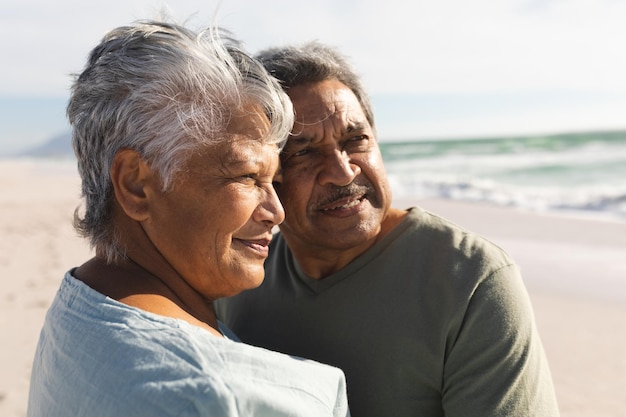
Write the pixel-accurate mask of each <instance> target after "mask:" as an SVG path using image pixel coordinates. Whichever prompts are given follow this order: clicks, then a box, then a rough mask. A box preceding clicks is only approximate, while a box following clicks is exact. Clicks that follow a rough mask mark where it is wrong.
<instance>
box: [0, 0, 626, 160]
mask: <svg viewBox="0 0 626 417" xmlns="http://www.w3.org/2000/svg"><path fill="white" fill-rule="evenodd" d="M164 4H166V2H163V1H161V0H158V1H157V0H107V1H100V0H91V1H79V0H54V1H49V0H3V2H2V4H1V5H0V11H1V13H0V52H1V53H2V63H3V64H2V65H0V99H1V100H2V103H0V104H1V106H0V110H2V111H1V113H4V116H1V115H0V117H2V120H1V123H0V141H1V142H0V149H1V148H2V146H3V145H4V146H5V147H6V146H8V145H7V143H8V141H10V140H11V137H9V136H11V135H13V137H14V136H16V135H17V136H20V135H18V134H17V133H16V132H17V130H19V129H23V130H24V131H27V130H29V129H30V130H31V131H32V130H33V129H34V128H35V127H36V126H37V124H38V123H39V125H40V127H39V128H40V131H41V132H43V131H44V129H54V128H56V129H58V126H53V125H54V123H55V121H56V122H58V120H59V119H60V118H63V109H62V108H60V110H59V111H58V115H60V116H58V115H57V114H56V113H55V116H54V117H52V116H51V117H46V115H41V116H40V117H33V119H34V120H31V121H30V123H21V126H18V127H15V126H13V127H12V128H9V127H6V126H10V125H11V123H12V122H13V124H14V125H15V124H16V122H15V121H16V120H20V116H19V115H16V114H13V113H15V112H17V111H18V110H16V109H17V108H18V107H20V106H17V105H11V100H13V99H14V98H17V97H30V98H58V99H59V101H60V102H62V101H63V100H64V99H66V98H67V94H68V89H69V85H70V76H69V74H70V73H73V72H78V71H80V69H81V68H82V66H83V65H84V62H85V59H86V56H87V54H88V53H89V51H90V50H91V49H92V48H93V47H94V46H95V45H96V44H97V43H98V42H99V40H100V38H101V37H102V35H103V34H104V33H105V32H106V31H107V30H109V29H112V28H113V27H116V26H120V25H124V24H127V23H129V22H131V21H133V20H136V19H142V18H150V17H153V16H154V15H155V12H156V11H158V10H159V9H160V8H161V7H162V6H163V5H164ZM169 9H170V10H171V12H172V13H171V14H172V15H173V16H174V17H175V18H177V19H179V20H180V19H185V18H189V17H190V24H191V26H194V27H199V26H204V25H206V24H208V23H210V22H211V20H212V18H213V16H214V15H215V12H216V10H218V3H217V2H215V1H210V0H202V1H196V0H176V1H174V0H171V1H170V5H169ZM217 14H218V20H219V22H220V24H221V25H222V26H225V27H226V28H228V29H230V30H232V31H233V32H234V33H235V35H236V36H237V37H239V38H240V39H242V40H243V41H244V42H245V44H246V45H247V47H248V49H249V50H250V51H252V52H256V51H258V50H259V49H261V48H265V47H269V46H275V45H280V44H284V43H292V42H296V43H298V42H302V41H306V40H312V39H317V40H320V41H323V42H326V43H330V44H332V45H334V46H337V47H339V48H340V49H341V50H342V51H343V52H344V53H346V54H347V55H348V56H349V57H350V59H351V61H352V62H353V64H354V65H355V67H356V68H357V70H358V72H359V73H360V74H362V76H363V77H364V81H365V84H366V86H367V87H368V90H369V92H370V94H371V95H372V96H373V98H374V104H375V107H376V111H377V115H378V128H379V133H380V134H381V136H387V137H389V138H402V137H412V138H414V137H445V136H476V135H487V134H504V133H516V132H520V133H524V132H532V131H536V132H542V131H545V132H553V131H568V130H580V129H610V128H626V53H625V52H624V50H625V49H626V0H411V1H408V0H384V1H380V0H378V1H373V0H341V1H338V0H311V1H305V0H299V1H294V0H264V1H257V0H248V1H244V0H222V1H221V2H220V5H219V11H218V13H217ZM23 106H25V107H28V105H27V104H23ZM7 109H8V110H7ZM48 119H54V121H51V120H48ZM59 123H64V120H63V122H59ZM2 125H5V127H1V126H2ZM11 129H12V130H11ZM41 132H40V133H38V134H42V133H41ZM55 133H57V132H55V131H52V132H51V134H55ZM20 137H22V138H24V140H35V139H33V136H32V135H31V136H30V138H31V139H28V137H29V136H28V135H26V134H25V135H22V136H20Z"/></svg>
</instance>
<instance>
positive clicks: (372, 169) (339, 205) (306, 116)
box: [276, 79, 391, 257]
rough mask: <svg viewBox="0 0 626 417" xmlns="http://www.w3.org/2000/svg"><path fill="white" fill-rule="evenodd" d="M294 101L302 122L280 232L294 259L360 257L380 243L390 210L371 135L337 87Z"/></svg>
mask: <svg viewBox="0 0 626 417" xmlns="http://www.w3.org/2000/svg"><path fill="white" fill-rule="evenodd" d="M288 94H289V96H290V98H291V100H292V102H293V105H294V109H295V113H296V122H295V124H294V128H293V131H292V135H291V136H290V138H289V141H288V142H287V145H286V146H285V149H284V150H283V153H282V156H281V164H282V178H281V179H280V181H279V182H278V183H277V185H276V188H277V191H278V195H279V197H280V198H281V201H282V203H283V205H284V207H285V213H286V219H285V222H284V223H283V224H282V225H281V226H280V228H281V231H282V232H283V235H284V236H285V238H286V239H287V242H288V243H289V245H290V247H291V248H292V250H293V251H294V252H295V253H296V256H298V254H299V253H301V254H302V253H307V251H309V252H310V251H329V250H330V251H341V252H342V253H345V251H348V252H351V253H353V254H354V257H356V256H358V255H359V254H360V253H362V252H363V251H365V250H366V249H367V248H369V247H370V246H371V245H372V244H373V243H374V242H375V240H376V238H377V235H378V233H379V232H380V225H381V221H382V219H383V218H384V216H385V214H386V212H387V210H388V209H389V205H390V203H391V192H390V188H389V184H388V181H387V177H386V174H385V170H384V167H383V161H382V157H381V154H380V149H379V147H378V143H377V140H376V138H375V137H374V131H373V128H372V127H371V126H370V124H369V122H368V121H367V119H366V117H365V114H364V112H363V109H362V108H361V105H360V104H359V102H358V100H357V98H356V96H355V95H354V93H352V91H351V90H350V89H349V88H348V87H346V86H345V85H344V84H343V83H341V82H339V81H337V80H334V79H331V80H325V81H322V82H317V83H311V84H304V85H300V86H296V87H292V88H290V89H289V91H288Z"/></svg>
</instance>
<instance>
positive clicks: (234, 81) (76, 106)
mask: <svg viewBox="0 0 626 417" xmlns="http://www.w3.org/2000/svg"><path fill="white" fill-rule="evenodd" d="M250 104H253V105H259V106H260V107H261V108H262V109H263V110H264V111H265V114H266V115H267V117H268V118H269V121H270V124H271V127H270V132H269V134H268V136H267V137H266V138H264V140H266V141H268V142H270V143H276V144H277V145H278V146H279V147H280V146H282V145H283V144H284V141H285V140H286V138H287V136H288V134H289V131H290V130H291V128H292V125H293V108H292V106H291V102H290V101H289V98H288V97H287V96H286V94H285V93H284V92H283V91H282V89H281V88H280V86H279V84H278V83H277V81H276V80H275V79H274V78H272V77H271V76H270V75H269V74H268V73H267V71H266V70H265V69H264V68H263V67H262V65H260V63H259V62H258V61H256V60H255V59H253V58H252V57H251V56H250V55H248V54H247V53H246V52H245V51H244V50H243V48H242V47H241V44H240V43H239V42H238V41H236V40H235V39H233V38H232V37H231V36H230V35H229V34H228V33H226V32H225V31H222V30H219V29H217V28H209V29H205V30H202V31H198V32H196V31H193V30H190V29H188V28H185V27H183V26H180V25H177V24H174V23H167V22H156V21H140V22H136V23H134V24H132V25H129V26H124V27H119V28H117V29H114V30H112V31H111V32H109V33H107V34H106V35H105V36H104V38H103V39H102V41H101V42H100V44H99V45H98V46H97V47H96V48H94V49H93V51H91V53H90V55H89V59H88V62H87V64H86V67H85V69H84V70H83V71H82V73H81V74H79V75H77V76H76V78H75V80H74V83H73V86H72V90H71V96H70V100H69V104H68V106H67V115H68V118H69V121H70V125H71V127H72V144H73V146H74V151H75V153H76V157H77V159H78V170H79V173H80V176H81V179H82V196H83V197H84V198H85V208H84V215H83V217H81V216H80V215H79V214H78V211H77V212H76V214H75V218H74V226H75V228H76V229H77V230H78V231H79V232H80V233H81V235H83V236H84V237H86V238H89V240H90V243H91V246H92V247H93V248H95V249H96V251H97V253H99V254H101V255H102V256H104V257H106V259H107V260H109V261H110V262H114V261H117V260H120V259H123V258H124V256H125V254H124V248H122V247H120V245H119V241H118V238H117V232H116V228H115V225H114V224H113V219H112V207H113V198H114V196H113V190H112V184H111V180H110V167H111V163H112V161H113V158H114V156H115V155H116V153H117V152H119V151H120V150H121V149H134V150H136V151H138V152H139V153H140V154H141V155H142V157H143V158H144V159H145V160H146V161H147V162H148V163H149V164H150V166H151V167H152V169H154V170H155V171H156V172H157V173H158V174H159V176H160V177H161V179H162V181H163V190H168V189H169V188H170V187H171V186H172V184H173V181H174V180H175V178H176V176H177V175H178V174H180V173H181V171H182V170H183V168H184V165H185V163H186V161H187V160H188V158H189V156H190V155H191V153H192V152H193V151H194V150H197V149H198V148H200V147H202V146H205V145H210V144H213V143H217V142H218V141H221V140H225V139H228V132H227V127H228V123H229V121H230V119H231V117H232V116H233V114H235V113H236V112H240V111H242V110H243V109H244V107H245V106H247V105H250ZM216 198H219V197H216Z"/></svg>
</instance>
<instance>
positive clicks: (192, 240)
mask: <svg viewBox="0 0 626 417" xmlns="http://www.w3.org/2000/svg"><path fill="white" fill-rule="evenodd" d="M268 129H269V121H268V120H267V118H266V117H265V115H264V114H263V113H261V112H256V111H254V112H248V113H246V114H245V115H242V116H240V117H234V118H233V119H232V121H231V123H230V124H229V129H228V130H229V133H230V135H231V136H230V138H229V139H226V140H223V141H222V143H219V144H216V145H211V146H208V147H206V148H203V149H202V150H201V151H199V152H196V153H195V154H194V155H193V156H192V157H191V158H190V160H189V163H188V165H187V167H186V172H185V173H183V174H182V176H181V177H180V178H179V179H178V180H176V181H175V182H174V184H173V186H172V188H171V190H168V191H166V192H159V195H157V196H156V198H154V199H153V201H154V202H153V203H152V206H151V210H150V212H151V215H150V218H149V220H147V221H146V222H145V223H144V229H145V230H146V233H147V234H148V236H149V238H150V239H151V241H152V243H153V244H154V245H155V247H156V249H157V250H158V251H159V252H160V253H161V255H163V257H164V258H165V259H166V261H167V262H168V263H169V264H170V265H172V267H173V268H174V269H175V270H176V271H177V272H178V274H179V275H180V276H181V277H182V278H183V279H184V280H185V281H186V282H187V283H188V284H189V285H190V286H191V287H193V288H194V289H195V290H196V291H198V292H199V293H200V294H202V295H203V296H204V297H206V298H207V299H211V300H212V299H216V298H219V297H223V296H230V295H234V294H237V293H239V292H241V291H243V290H245V289H249V288H254V287H257V286H259V285H260V284H261V282H262V281H263V277H264V270H263V263H264V261H265V259H266V258H267V255H268V244H269V242H270V239H271V237H272V228H273V227H274V226H275V225H277V224H279V223H281V222H282V221H283V219H284V211H283V208H282V206H281V204H280V202H279V200H278V197H277V195H276V192H275V191H274V187H273V185H272V181H273V179H274V176H275V174H276V171H277V169H278V165H279V162H278V148H277V146H276V145H274V144H267V143H264V141H263V139H262V138H264V137H265V136H266V134H267V132H268Z"/></svg>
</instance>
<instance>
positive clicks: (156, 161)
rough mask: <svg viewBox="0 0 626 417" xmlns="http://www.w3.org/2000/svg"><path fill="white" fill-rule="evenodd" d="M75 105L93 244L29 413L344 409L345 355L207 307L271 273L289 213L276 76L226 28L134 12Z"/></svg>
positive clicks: (37, 372) (81, 222) (48, 350)
mask: <svg viewBox="0 0 626 417" xmlns="http://www.w3.org/2000/svg"><path fill="white" fill-rule="evenodd" d="M67 112H68V116H69V120H70V123H71V125H72V136H73V138H72V140H73V145H74V149H75V152H76V155H77V158H78V168H79V172H80V175H81V178H82V193H83V197H84V198H85V207H84V212H83V213H81V214H80V215H79V214H77V215H76V218H75V226H76V228H77V230H79V231H80V232H81V234H82V235H83V236H85V237H87V238H88V239H89V240H90V242H91V245H92V247H93V248H94V249H95V257H94V258H93V259H91V260H89V261H87V262H86V263H85V264H83V265H81V266H79V267H77V268H74V269H71V270H70V271H69V272H68V273H67V274H66V275H65V277H64V279H63V281H62V283H61V287H60V289H59V291H58V294H57V296H56V298H55V299H54V301H53V303H52V305H51V307H50V309H49V311H48V314H47V317H46V320H45V324H44V327H43V330H42V332H41V336H40V340H39V344H38V346H37V352H36V356H35V361H34V365H33V370H32V378H31V387H30V397H29V403H28V415H29V416H83V415H84V416H90V417H97V416H116V417H117V416H139V415H141V416H151V417H155V416H316V417H319V416H345V415H347V414H348V411H347V404H346V395H345V380H344V377H343V374H342V373H341V371H340V370H338V369H336V368H332V367H329V366H326V365H322V364H319V363H316V362H312V361H307V360H302V359H299V358H293V357H289V356H286V355H283V354H280V353H276V352H271V351H267V350H263V349H260V348H256V347H252V346H248V345H245V344H242V343H239V342H237V341H236V340H233V336H232V335H230V334H229V332H228V330H227V329H225V328H224V327H223V326H222V325H221V324H220V323H219V322H218V321H217V319H216V317H215V313H214V311H213V304H212V302H213V300H215V299H217V298H220V297H224V296H230V295H234V294H236V293H238V292H240V291H242V290H245V289H249V288H253V287H256V286H258V285H259V284H260V283H261V281H262V280H263V274H264V272H263V262H264V260H265V259H266V257H267V253H268V243H269V242H270V240H271V238H272V233H271V230H272V228H273V227H274V226H276V225H277V224H278V223H280V222H281V221H282V220H283V218H284V212H283V209H282V207H281V205H280V202H279V201H278V198H277V196H276V194H275V192H274V188H273V186H272V181H274V179H275V175H276V172H277V169H278V153H279V149H280V147H281V146H282V141H283V140H284V139H285V138H286V137H287V135H288V133H289V130H290V128H291V126H292V123H293V114H292V113H293V112H292V108H291V104H290V102H289V100H288V98H287V97H286V96H285V95H284V94H283V93H282V92H281V89H280V87H279V86H278V84H277V83H276V81H275V80H274V79H273V78H271V77H270V76H269V75H268V74H267V73H266V72H265V70H264V69H263V68H262V67H261V66H260V65H259V64H258V63H257V62H256V61H254V60H253V59H251V58H250V57H249V55H247V54H246V53H245V52H244V51H243V50H242V49H241V48H240V47H239V45H238V43H237V42H235V41H233V40H232V39H229V38H228V37H225V36H224V35H223V34H221V33H220V32H219V31H217V30H207V31H203V32H200V33H195V32H193V31H191V30H188V29H186V28H184V27H180V26H178V25H175V24H168V23H159V22H138V23H136V24H134V25H132V26H128V27H120V28H118V29H115V30H113V31H111V32H110V33H109V34H107V35H106V36H105V37H104V39H103V40H102V42H101V43H100V45H98V46H97V47H96V48H95V49H94V50H93V51H92V53H91V55H90V57H89V60H88V63H87V65H86V68H85V69H84V71H83V72H82V74H80V75H79V76H78V78H77V79H76V81H75V83H74V85H73V88H72V93H71V99H70V102H69V105H68V110H67ZM81 216H82V217H81Z"/></svg>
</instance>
